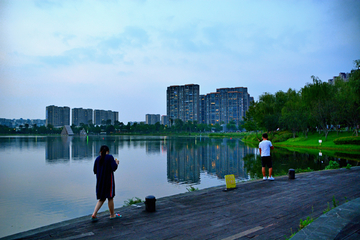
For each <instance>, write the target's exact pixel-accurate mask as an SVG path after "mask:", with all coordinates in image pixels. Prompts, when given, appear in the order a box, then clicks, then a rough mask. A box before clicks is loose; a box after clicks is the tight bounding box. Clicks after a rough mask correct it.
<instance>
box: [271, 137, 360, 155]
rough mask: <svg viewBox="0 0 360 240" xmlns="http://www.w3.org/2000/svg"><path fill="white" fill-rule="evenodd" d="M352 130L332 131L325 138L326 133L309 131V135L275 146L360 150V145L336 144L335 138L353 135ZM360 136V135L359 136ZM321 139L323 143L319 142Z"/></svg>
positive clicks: (278, 143)
mask: <svg viewBox="0 0 360 240" xmlns="http://www.w3.org/2000/svg"><path fill="white" fill-rule="evenodd" d="M351 136H352V132H341V133H339V135H337V133H336V132H330V133H329V135H328V137H327V138H326V139H325V136H324V134H319V133H309V134H308V137H307V138H306V137H304V136H300V137H296V138H289V139H287V140H286V141H284V142H277V143H274V145H275V146H281V147H286V148H292V147H293V148H307V149H317V150H336V151H341V152H353V151H356V152H360V145H349V144H347V145H336V144H335V143H334V140H335V139H337V138H340V137H351ZM359 138H360V137H359ZM319 140H321V141H322V143H321V144H320V143H319Z"/></svg>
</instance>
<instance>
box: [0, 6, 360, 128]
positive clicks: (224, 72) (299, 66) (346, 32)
mask: <svg viewBox="0 0 360 240" xmlns="http://www.w3.org/2000/svg"><path fill="white" fill-rule="evenodd" d="M356 59H360V1H358V0H326V1H325V0H324V1H316V0H313V1H310V0H309V1H306V0H304V1H290V0H281V1H280V0H279V1H260V0H249V1H243V0H235V1H223V0H221V1H220V0H218V1H209V0H206V1H181V0H167V1H140V0H138V1H136V0H133V1H130V0H129V1H126V0H124V1H115V0H114V1H110V0H109V1H88V0H83V1H81V0H78V1H76V0H73V1H64V0H61V1H52V0H33V1H31V0H0V81H1V82H0V118H11V119H12V118H30V119H45V108H46V106H48V105H56V106H68V107H70V108H80V107H82V108H92V109H104V110H112V111H118V112H119V120H120V121H121V122H124V123H127V122H128V121H144V120H145V114H148V113H150V114H161V115H165V114H166V89H167V87H168V86H171V85H184V84H192V83H194V84H199V85H200V93H201V94H207V93H210V92H215V91H216V88H226V87H247V88H248V92H249V93H250V95H251V96H253V97H254V98H255V100H258V98H259V96H260V95H261V94H263V93H265V92H269V93H272V94H274V93H276V92H278V91H280V90H282V91H287V90H288V89H289V88H292V89H295V90H300V89H301V88H302V87H303V86H304V85H305V84H306V83H309V82H311V78H310V77H311V75H315V76H318V77H319V78H320V79H321V80H322V81H327V80H328V79H330V78H332V77H333V76H337V75H338V74H339V73H340V72H350V71H351V69H353V68H354V64H353V61H354V60H356Z"/></svg>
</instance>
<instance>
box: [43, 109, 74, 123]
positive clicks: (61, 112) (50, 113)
mask: <svg viewBox="0 0 360 240" xmlns="http://www.w3.org/2000/svg"><path fill="white" fill-rule="evenodd" d="M49 124H51V125H53V126H54V127H62V126H64V125H70V108H69V107H57V106H54V105H50V106H47V107H46V126H47V125H49Z"/></svg>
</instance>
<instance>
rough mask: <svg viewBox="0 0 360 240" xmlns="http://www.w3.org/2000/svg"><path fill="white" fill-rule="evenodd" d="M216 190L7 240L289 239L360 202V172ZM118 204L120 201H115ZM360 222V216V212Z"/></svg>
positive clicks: (308, 175)
mask: <svg viewBox="0 0 360 240" xmlns="http://www.w3.org/2000/svg"><path fill="white" fill-rule="evenodd" d="M223 190H224V187H216V188H210V189H205V190H201V191H195V192H190V193H185V194H180V195H175V196H171V197H166V198H161V199H157V201H156V210H157V211H156V212H153V213H149V212H146V211H145V206H144V204H141V205H140V207H136V206H130V207H125V208H120V209H117V211H116V212H118V213H120V214H122V215H123V217H122V218H121V219H116V220H109V219H108V215H105V214H106V213H102V214H100V215H99V219H100V220H99V221H98V222H96V223H92V222H91V221H90V220H89V219H90V215H89V216H86V217H82V218H78V219H74V220H70V221H66V222H62V223H59V224H54V225H50V226H47V227H43V228H40V229H35V230H31V231H28V232H24V233H20V234H16V235H13V236H9V237H6V238H5V239H66V240H70V239H226V240H232V239H285V238H287V237H289V236H290V235H291V233H292V232H296V231H297V230H298V228H299V227H298V226H299V222H300V219H303V220H304V219H306V218H307V217H308V216H311V217H313V218H317V217H319V216H320V215H322V214H323V211H324V210H325V209H326V208H327V207H328V203H329V204H330V206H332V199H333V197H334V198H335V199H336V200H337V201H339V204H343V203H345V202H346V201H347V200H348V201H350V200H352V199H355V198H359V197H360V167H353V168H352V169H351V170H347V169H339V170H328V171H318V172H310V173H302V174H296V179H294V180H290V179H288V177H287V176H284V177H278V178H276V179H275V181H262V180H259V181H251V182H246V183H239V184H238V185H237V188H236V189H234V190H231V191H226V192H225V191H223ZM115 201H116V200H115ZM359 216H360V212H359Z"/></svg>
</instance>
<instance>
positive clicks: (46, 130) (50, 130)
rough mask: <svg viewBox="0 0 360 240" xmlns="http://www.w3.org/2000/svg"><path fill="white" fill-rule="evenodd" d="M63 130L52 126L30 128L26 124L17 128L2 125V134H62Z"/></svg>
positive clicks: (0, 126)
mask: <svg viewBox="0 0 360 240" xmlns="http://www.w3.org/2000/svg"><path fill="white" fill-rule="evenodd" d="M61 130H62V128H55V127H54V126H53V125H51V124H48V125H47V126H37V125H36V124H34V125H32V126H30V125H29V124H28V123H26V124H24V125H20V126H19V127H17V128H12V127H8V126H4V125H0V134H60V133H61Z"/></svg>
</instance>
